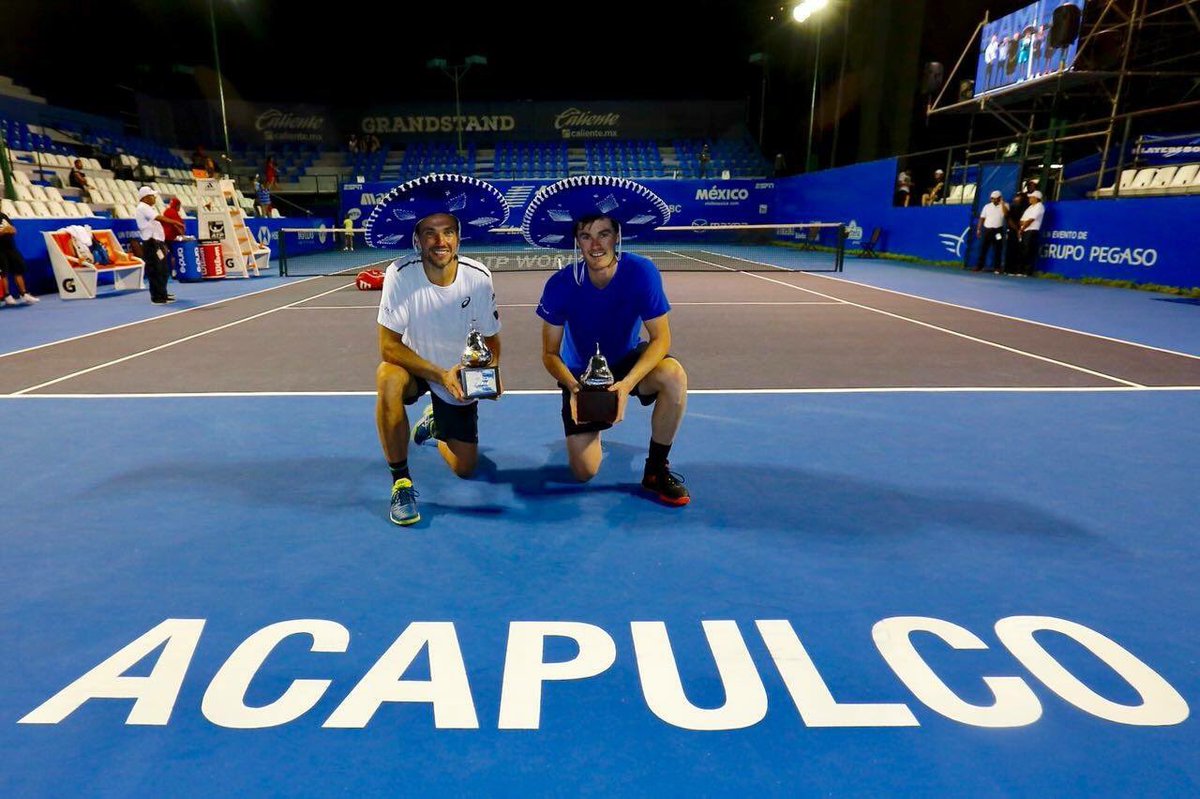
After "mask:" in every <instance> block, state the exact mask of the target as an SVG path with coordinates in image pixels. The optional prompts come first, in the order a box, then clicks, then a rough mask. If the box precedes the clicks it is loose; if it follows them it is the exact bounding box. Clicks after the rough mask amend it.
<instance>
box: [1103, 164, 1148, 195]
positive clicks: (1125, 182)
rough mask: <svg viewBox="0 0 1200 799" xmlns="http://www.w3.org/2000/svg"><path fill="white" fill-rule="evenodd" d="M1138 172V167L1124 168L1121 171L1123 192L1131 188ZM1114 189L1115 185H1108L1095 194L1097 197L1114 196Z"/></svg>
mask: <svg viewBox="0 0 1200 799" xmlns="http://www.w3.org/2000/svg"><path fill="white" fill-rule="evenodd" d="M1137 174H1138V171H1137V170H1136V169H1124V170H1122V171H1121V193H1122V194H1124V193H1125V192H1126V191H1127V190H1128V189H1129V187H1130V186H1131V185H1133V179H1134V178H1135V177H1137ZM1114 189H1115V187H1114V186H1108V187H1106V188H1103V189H1100V190H1098V191H1097V192H1096V195H1095V196H1097V197H1112V196H1113V194H1114Z"/></svg>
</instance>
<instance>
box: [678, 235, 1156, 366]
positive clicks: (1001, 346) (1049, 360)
mask: <svg viewBox="0 0 1200 799" xmlns="http://www.w3.org/2000/svg"><path fill="white" fill-rule="evenodd" d="M695 260H697V261H700V259H699V258H697V259H695ZM741 260H743V261H745V260H746V259H745V258H743V259H741ZM700 262H701V263H706V264H709V265H711V266H716V267H719V268H721V269H725V270H728V271H730V272H736V273H737V274H739V275H745V276H746V277H752V278H754V279H756V280H765V281H767V282H768V283H777V284H779V285H780V286H787V287H788V288H793V289H796V290H797V291H806V292H808V293H809V294H815V295H817V296H818V297H825V298H827V299H830V300H839V298H838V297H834V296H833V295H831V294H823V293H821V292H819V291H813V290H812V289H806V288H801V287H800V286H796V285H793V284H791V283H785V282H784V281H782V280H776V279H775V278H773V277H766V276H764V275H756V274H754V273H753V272H741V271H739V270H737V269H733V268H731V267H728V266H721V264H717V263H712V262H710V261H700ZM749 263H753V262H752V261H751V262H749ZM918 299H920V298H918ZM839 301H840V302H841V303H843V304H845V305H849V306H851V307H852V308H860V309H862V310H864V311H870V312H871V313H877V314H881V315H882V316H890V317H891V318H893V319H899V320H901V321H904V322H911V323H912V324H914V325H918V326H919V327H925V328H928V329H930V330H936V331H938V332H940V333H946V334H949V335H951V336H955V337H957V338H961V339H966V340H967V341H973V342H975V343H976V344H984V345H986V346H988V347H995V348H996V349H998V350H1004V351H1006V352H1011V353H1013V354H1015V355H1023V356H1025V357H1026V358H1032V359H1034V360H1035V361H1042V362H1044V363H1049V364H1054V365H1055V366H1061V367H1063V368H1065V369H1073V370H1075V371H1076V372H1082V373H1084V374H1088V375H1091V376H1093V377H1099V378H1102V379H1104V380H1111V381H1113V382H1114V383H1121V384H1123V385H1126V386H1130V387H1132V388H1146V386H1143V385H1142V384H1141V383H1135V382H1133V381H1132V380H1125V379H1124V378H1121V377H1114V376H1113V375H1109V374H1105V373H1104V372H1097V371H1095V370H1094V369H1088V368H1086V367H1083V366H1077V365H1076V364H1073V363H1067V362H1066V361H1060V360H1057V359H1055V358H1047V357H1046V356H1045V355H1037V354H1035V353H1032V352H1027V351H1025V350H1019V349H1017V348H1016V347H1010V346H1008V345H1007V344H1000V343H998V342H995V341H988V340H987V339H983V338H979V337H978V336H971V335H968V334H966V333H960V332H959V331H957V330H951V329H950V328H948V327H942V326H941V325H935V324H931V323H929V322H922V321H921V320H920V319H913V318H912V317H910V316H904V315H902V314H898V313H892V312H891V311H884V310H882V309H880V308H872V307H871V306H869V305H863V304H861V303H857V302H850V301H849V300H839ZM968 310H969V309H968Z"/></svg>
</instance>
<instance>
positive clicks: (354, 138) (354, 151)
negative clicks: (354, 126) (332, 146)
mask: <svg viewBox="0 0 1200 799" xmlns="http://www.w3.org/2000/svg"><path fill="white" fill-rule="evenodd" d="M346 149H348V150H349V151H350V154H351V155H358V151H359V145H358V134H357V133H351V134H350V141H349V142H347V143H346Z"/></svg>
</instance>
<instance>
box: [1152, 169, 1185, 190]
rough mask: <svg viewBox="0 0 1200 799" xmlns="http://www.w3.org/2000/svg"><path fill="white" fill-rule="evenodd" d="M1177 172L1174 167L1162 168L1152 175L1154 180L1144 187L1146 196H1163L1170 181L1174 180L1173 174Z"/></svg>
mask: <svg viewBox="0 0 1200 799" xmlns="http://www.w3.org/2000/svg"><path fill="white" fill-rule="evenodd" d="M1178 171H1179V167H1176V166H1164V167H1162V168H1161V169H1159V170H1158V172H1157V173H1156V174H1155V175H1154V180H1152V181H1150V185H1149V186H1147V187H1146V193H1147V194H1165V193H1166V191H1167V187H1168V186H1170V185H1171V181H1172V180H1174V179H1175V173H1176V172H1178Z"/></svg>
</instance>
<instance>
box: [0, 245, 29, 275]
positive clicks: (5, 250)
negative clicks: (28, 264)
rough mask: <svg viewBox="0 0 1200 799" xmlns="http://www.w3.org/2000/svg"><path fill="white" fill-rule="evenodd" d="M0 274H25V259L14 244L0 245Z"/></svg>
mask: <svg viewBox="0 0 1200 799" xmlns="http://www.w3.org/2000/svg"><path fill="white" fill-rule="evenodd" d="M0 274H3V275H4V276H5V277H17V276H19V275H24V274H25V259H24V258H22V257H21V251H20V250H18V249H17V248H16V247H15V246H13V245H9V246H7V247H0Z"/></svg>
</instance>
